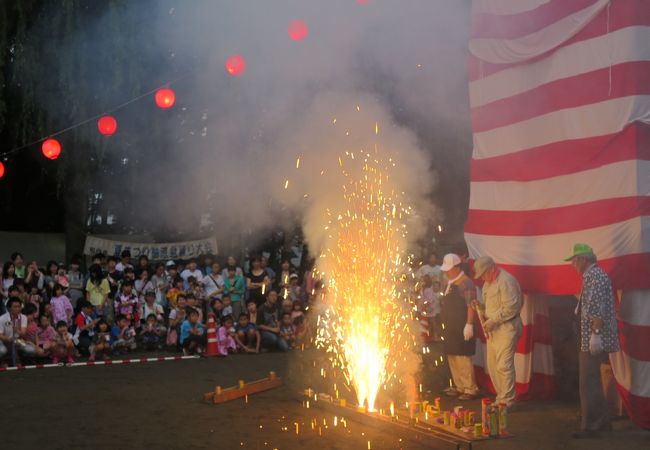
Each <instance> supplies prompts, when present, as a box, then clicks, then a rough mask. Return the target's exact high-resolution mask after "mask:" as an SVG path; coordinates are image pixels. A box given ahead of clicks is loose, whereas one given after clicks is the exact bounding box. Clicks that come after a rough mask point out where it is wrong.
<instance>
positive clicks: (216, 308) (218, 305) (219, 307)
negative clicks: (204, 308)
mask: <svg viewBox="0 0 650 450" xmlns="http://www.w3.org/2000/svg"><path fill="white" fill-rule="evenodd" d="M210 309H212V313H213V314H214V316H215V317H216V319H217V324H219V325H220V324H221V317H222V316H223V302H222V301H221V299H220V298H213V299H212V300H211V301H210Z"/></svg>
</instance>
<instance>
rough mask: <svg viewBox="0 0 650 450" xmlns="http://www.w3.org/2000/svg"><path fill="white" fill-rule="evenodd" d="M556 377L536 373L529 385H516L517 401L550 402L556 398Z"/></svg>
mask: <svg viewBox="0 0 650 450" xmlns="http://www.w3.org/2000/svg"><path fill="white" fill-rule="evenodd" d="M555 389H556V385H555V376H554V375H547V374H545V373H535V372H533V374H532V375H531V377H530V382H528V383H515V392H516V394H515V398H516V399H517V400H550V399H551V398H553V397H554V396H555Z"/></svg>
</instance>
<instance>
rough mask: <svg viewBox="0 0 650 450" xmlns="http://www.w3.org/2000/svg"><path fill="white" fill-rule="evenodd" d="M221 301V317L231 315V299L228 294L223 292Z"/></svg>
mask: <svg viewBox="0 0 650 450" xmlns="http://www.w3.org/2000/svg"><path fill="white" fill-rule="evenodd" d="M221 302H222V303H223V310H222V311H221V317H226V316H232V299H231V298H230V295H229V294H224V295H223V297H222V298H221Z"/></svg>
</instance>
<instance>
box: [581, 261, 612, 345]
mask: <svg viewBox="0 0 650 450" xmlns="http://www.w3.org/2000/svg"><path fill="white" fill-rule="evenodd" d="M592 317H598V318H600V319H602V321H603V327H602V329H601V331H600V334H601V336H602V339H603V347H604V351H605V352H606V353H612V352H617V351H619V349H620V347H619V342H618V324H617V322H616V310H615V308H614V293H613V291H612V283H611V282H610V280H609V277H608V276H607V274H606V273H605V271H604V270H603V269H601V268H600V267H598V266H597V265H593V266H591V267H590V268H588V269H587V270H586V271H585V273H584V274H583V275H582V292H581V293H580V351H583V352H588V351H589V338H590V336H591V318H592Z"/></svg>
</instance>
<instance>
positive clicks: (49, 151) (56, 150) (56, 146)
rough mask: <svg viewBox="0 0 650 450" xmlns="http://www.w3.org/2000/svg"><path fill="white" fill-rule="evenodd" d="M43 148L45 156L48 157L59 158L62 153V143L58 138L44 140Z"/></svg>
mask: <svg viewBox="0 0 650 450" xmlns="http://www.w3.org/2000/svg"><path fill="white" fill-rule="evenodd" d="M41 149H42V151H43V156H45V157H46V158H47V159H52V160H54V159H57V158H58V157H59V155H60V154H61V144H60V143H59V141H57V140H56V139H52V138H50V139H48V140H46V141H44V142H43V145H42V146H41Z"/></svg>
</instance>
